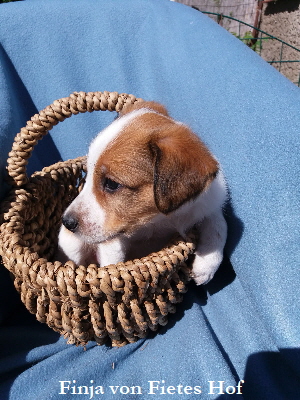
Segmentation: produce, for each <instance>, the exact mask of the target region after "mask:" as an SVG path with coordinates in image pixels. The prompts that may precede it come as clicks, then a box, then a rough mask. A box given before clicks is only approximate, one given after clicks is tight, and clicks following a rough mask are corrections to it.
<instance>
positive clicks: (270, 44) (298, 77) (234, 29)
mask: <svg viewBox="0 0 300 400" xmlns="http://www.w3.org/2000/svg"><path fill="white" fill-rule="evenodd" d="M194 8H196V7H194ZM199 11H201V10H199ZM201 12H202V13H203V14H207V15H208V16H209V17H211V18H213V19H214V20H215V21H216V22H217V23H218V24H219V25H222V26H223V27H224V28H225V29H227V30H228V31H229V32H231V33H232V34H233V35H234V36H236V37H237V38H238V39H240V40H242V41H243V42H244V43H245V44H246V45H247V46H248V47H250V48H251V49H252V50H254V51H255V52H256V53H258V54H259V55H260V56H261V57H262V58H263V59H264V60H265V61H267V62H268V63H269V64H271V65H273V66H274V67H275V68H276V69H277V70H278V71H279V72H281V73H282V74H283V75H285V76H286V77H287V78H288V79H290V80H291V81H292V82H293V83H295V84H296V85H297V86H299V87H300V49H298V48H296V47H294V46H292V45H290V44H288V43H286V42H284V41H283V40H281V39H279V38H277V37H275V36H273V35H270V34H269V33H267V32H264V31H262V30H261V29H258V28H256V27H254V26H252V25H249V24H247V23H246V22H243V21H240V20H238V19H236V18H233V17H231V16H228V15H223V14H219V13H213V12H208V11H201ZM245 27H246V29H245Z"/></svg>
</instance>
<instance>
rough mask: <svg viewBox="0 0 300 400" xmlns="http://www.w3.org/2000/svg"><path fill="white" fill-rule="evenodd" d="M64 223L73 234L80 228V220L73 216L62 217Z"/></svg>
mask: <svg viewBox="0 0 300 400" xmlns="http://www.w3.org/2000/svg"><path fill="white" fill-rule="evenodd" d="M62 223H63V225H64V226H65V227H66V228H67V229H68V230H69V231H71V232H75V231H76V229H77V227H78V220H77V219H76V218H74V217H73V216H72V215H64V216H63V217H62Z"/></svg>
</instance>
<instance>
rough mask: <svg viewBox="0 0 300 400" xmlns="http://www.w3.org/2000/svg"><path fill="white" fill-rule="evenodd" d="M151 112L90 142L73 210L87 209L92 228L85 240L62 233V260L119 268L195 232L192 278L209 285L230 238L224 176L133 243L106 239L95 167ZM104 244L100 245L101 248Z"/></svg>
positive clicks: (141, 230)
mask: <svg viewBox="0 0 300 400" xmlns="http://www.w3.org/2000/svg"><path fill="white" fill-rule="evenodd" d="M145 112H149V110H146V109H140V110H138V111H133V112H131V113H129V114H126V115H125V116H123V117H121V118H119V119H117V120H115V121H114V122H113V123H112V124H111V125H110V126H109V127H108V128H106V129H105V130H104V131H103V132H102V133H100V134H99V135H98V136H97V138H96V139H95V140H94V141H93V142H92V144H91V146H90V150H89V155H88V161H87V162H88V175H87V180H86V184H85V186H84V188H83V190H82V192H81V193H80V194H79V196H78V197H77V198H76V199H75V200H74V201H73V202H72V203H71V205H70V206H69V208H68V211H70V210H72V209H73V210H74V209H76V210H81V209H84V214H85V218H86V220H87V222H88V223H89V225H90V231H89V237H87V238H82V237H78V236H77V235H76V234H74V233H71V232H69V231H68V230H67V229H66V228H64V227H62V229H61V231H60V234H59V252H60V255H59V259H60V260H61V261H62V262H65V261H66V260H67V259H70V260H73V261H74V262H75V263H76V264H86V263H87V262H90V259H91V258H92V257H93V256H94V257H95V256H96V257H97V261H98V263H99V264H100V266H101V267H102V266H106V265H109V264H116V263H118V262H122V261H124V260H125V257H126V255H127V256H128V254H129V255H130V258H131V259H133V258H140V257H142V256H146V255H148V254H149V253H151V252H152V251H157V250H159V249H161V248H163V247H164V246H165V245H166V244H167V243H168V241H169V240H170V238H171V237H172V236H174V234H176V233H179V234H181V235H182V236H183V237H184V236H185V235H186V233H187V232H188V231H189V230H190V229H191V228H192V227H193V226H196V227H197V230H198V232H199V243H198V245H197V248H196V252H195V260H194V264H193V278H194V280H195V282H196V283H197V284H198V285H200V284H205V283H207V282H209V281H210V280H211V279H212V277H213V276H214V274H215V272H216V270H217V269H218V267H219V265H220V263H221V261H222V258H223V248H224V245H225V241H226V236H227V225H226V222H225V219H224V217H223V213H222V207H223V204H224V202H225V201H226V196H227V190H226V184H225V180H224V176H223V173H222V171H219V172H218V174H217V177H216V178H215V179H214V181H213V182H212V183H211V185H210V186H209V187H208V189H207V190H206V191H204V192H202V193H201V194H200V195H199V196H197V197H196V198H195V199H194V200H192V201H188V202H186V203H184V204H183V205H182V206H181V207H179V208H178V209H177V210H175V211H173V212H171V213H170V214H167V215H165V214H162V213H158V214H157V215H156V216H155V217H153V218H152V219H151V220H150V221H149V222H148V223H147V224H145V225H144V226H143V227H141V228H139V229H138V230H137V231H136V232H135V233H134V234H132V235H131V236H130V237H125V236H122V235H120V236H117V237H115V238H109V237H107V234H106V236H105V235H104V233H103V229H102V226H103V225H104V222H105V216H106V214H105V210H104V209H103V208H101V207H100V205H99V204H98V202H97V200H96V197H95V196H94V194H93V191H92V180H93V173H94V166H95V164H96V162H97V160H98V158H99V156H100V155H101V154H102V153H103V151H104V150H105V149H106V148H107V146H109V145H110V143H112V141H113V140H114V139H115V138H116V137H117V136H118V135H119V134H120V133H121V132H122V129H123V128H124V127H125V126H126V125H127V124H128V123H129V122H130V121H132V119H133V118H136V117H138V116H139V115H142V114H143V113H145ZM100 242H101V243H100Z"/></svg>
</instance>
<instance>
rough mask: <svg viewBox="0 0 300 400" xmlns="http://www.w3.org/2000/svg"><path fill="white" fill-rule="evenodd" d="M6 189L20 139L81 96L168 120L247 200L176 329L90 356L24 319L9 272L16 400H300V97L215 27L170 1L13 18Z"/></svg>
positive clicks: (55, 147)
mask: <svg viewBox="0 0 300 400" xmlns="http://www.w3.org/2000/svg"><path fill="white" fill-rule="evenodd" d="M0 21H1V22H0V95H1V101H0V173H1V175H0V179H1V181H0V185H1V196H2V197H3V196H4V195H5V192H6V189H7V188H6V186H5V184H4V183H3V176H4V169H5V164H6V158H7V153H8V151H9V149H10V147H11V143H12V140H13V137H14V135H15V134H16V133H17V132H18V131H19V129H20V128H21V127H22V126H25V124H26V121H27V120H28V119H29V118H30V117H31V116H32V115H33V114H34V113H36V112H37V111H38V110H40V109H42V108H44V107H45V106H46V105H48V104H50V103H52V102H53V100H55V99H57V98H61V97H65V96H68V95H69V94H70V93H72V92H73V91H80V90H83V91H86V92H87V91H97V90H98V91H104V90H108V91H118V92H119V93H122V92H125V93H132V94H134V95H135V96H137V97H142V98H144V99H147V100H156V101H159V102H161V103H163V104H165V105H166V107H167V108H168V110H169V112H170V114H171V115H172V116H173V117H174V118H176V119H179V120H181V121H183V122H185V123H187V124H189V125H190V126H191V127H192V128H193V129H194V130H195V131H196V132H197V133H199V135H200V136H201V137H202V138H203V139H204V141H205V142H206V143H207V144H208V146H209V147H210V149H211V150H212V151H213V152H214V153H215V154H216V156H217V158H218V159H219V161H220V163H221V164H222V166H223V169H224V172H225V175H226V177H227V182H228V188H229V191H230V195H231V200H230V202H229V204H228V206H227V208H226V210H225V214H226V218H227V221H228V226H229V234H228V241H227V244H226V249H225V258H224V262H223V264H222V266H221V268H220V270H219V271H218V273H217V274H216V276H215V278H214V279H213V281H212V282H210V283H209V284H208V285H206V286H203V287H196V286H195V285H194V284H193V283H191V284H190V285H189V291H188V293H187V294H186V295H185V297H184V301H183V303H181V304H180V305H179V306H178V308H177V313H176V314H175V315H172V316H171V317H170V318H169V323H168V325H167V326H166V327H164V328H162V329H160V331H159V332H158V333H156V334H149V336H148V337H147V338H146V339H141V340H139V341H138V342H136V343H134V344H130V345H127V346H125V347H122V348H110V347H109V346H105V345H104V346H97V345H96V344H95V343H94V342H91V343H89V344H88V345H87V347H86V349H83V348H81V347H75V346H73V345H67V344H66V342H65V340H64V338H62V337H59V335H58V334H57V333H55V332H53V331H52V330H51V329H50V328H48V327H47V326H46V325H43V324H40V323H38V322H37V321H35V318H34V316H32V315H30V314H29V313H28V311H26V309H25V308H24V306H23V305H22V304H21V302H20V299H19V296H18V294H17V293H16V291H15V290H14V288H13V284H12V282H11V280H10V277H9V274H8V272H7V271H6V270H5V268H4V267H3V266H1V268H0V275H1V276H0V374H1V375H0V380H1V385H0V399H1V400H6V399H11V400H20V399H22V400H32V399H39V400H49V399H61V398H62V399H65V400H66V399H77V398H78V399H89V398H94V399H105V400H112V399H123V398H124V399H141V400H148V399H152V398H153V399H198V398H199V399H207V400H212V399H219V398H224V399H226V398H231V396H232V394H235V395H239V396H240V397H239V398H245V399H250V400H251V399H255V400H256V399H266V400H269V399H270V400H283V399H289V400H294V399H295V400H296V399H298V398H299V391H300V387H299V386H300V384H299V382H300V380H299V374H300V351H299V344H300V313H299V309H300V307H299V261H300V245H299V231H300V222H299V221H300V218H299V217H300V209H299V204H300V199H299V195H300V193H299V188H300V163H299V154H300V138H299V132H300V113H299V110H300V91H299V88H297V87H296V86H294V85H293V84H292V83H290V82H289V81H288V80H287V79H286V78H284V77H283V76H282V75H280V74H279V73H278V72H277V71H276V70H275V69H273V67H271V66H269V65H268V64H267V63H265V62H264V61H263V60H262V59H261V58H260V57H259V56H258V55H257V54H255V53H254V52H253V51H252V50H250V49H248V48H247V47H246V46H245V45H244V44H243V43H241V42H240V41H239V40H237V39H236V38H235V37H233V36H232V35H230V34H229V33H228V32H226V31H225V30H224V29H223V28H221V27H220V26H218V25H217V24H216V23H215V22H213V21H212V20H210V19H209V18H208V17H206V16H204V15H202V14H201V13H200V12H198V11H196V10H194V9H192V8H189V7H187V6H183V5H181V4H178V3H175V2H170V1H168V0H147V1H145V0H107V1H100V0H85V1H80V0H65V1H61V0H44V1H43V0H40V1H35V0H27V1H20V2H15V3H9V4H1V5H0ZM113 117H114V115H112V113H109V112H108V113H102V112H101V113H100V112H98V113H97V112H94V113H92V114H89V115H85V114H84V115H78V116H74V117H72V118H71V119H69V120H66V121H65V122H63V123H61V124H59V125H58V126H57V127H55V128H54V129H53V131H51V135H49V136H47V137H46V138H44V139H43V140H42V141H41V143H40V144H39V145H38V146H37V148H36V149H35V151H34V155H33V157H32V159H31V161H30V165H29V172H33V171H34V170H37V169H41V168H42V167H43V166H45V165H50V164H51V163H53V162H56V161H58V160H59V159H67V158H74V157H76V156H79V155H84V154H85V153H86V152H87V149H88V144H89V142H90V140H91V138H92V137H94V136H95V135H96V134H97V132H98V131H99V130H100V129H102V128H103V127H104V126H106V125H107V124H108V123H109V122H110V121H111V120H112V118H113Z"/></svg>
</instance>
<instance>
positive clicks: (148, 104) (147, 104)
mask: <svg viewBox="0 0 300 400" xmlns="http://www.w3.org/2000/svg"><path fill="white" fill-rule="evenodd" d="M141 108H148V109H149V110H152V111H155V112H157V113H159V114H162V115H164V116H166V117H167V116H168V115H169V114H168V111H167V110H166V108H165V107H164V106H163V105H162V104H160V103H156V102H155V101H137V102H135V103H134V104H128V105H125V106H124V108H123V109H122V110H121V111H120V113H119V115H120V116H123V115H125V114H128V113H130V112H131V111H134V110H140V109H141Z"/></svg>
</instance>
